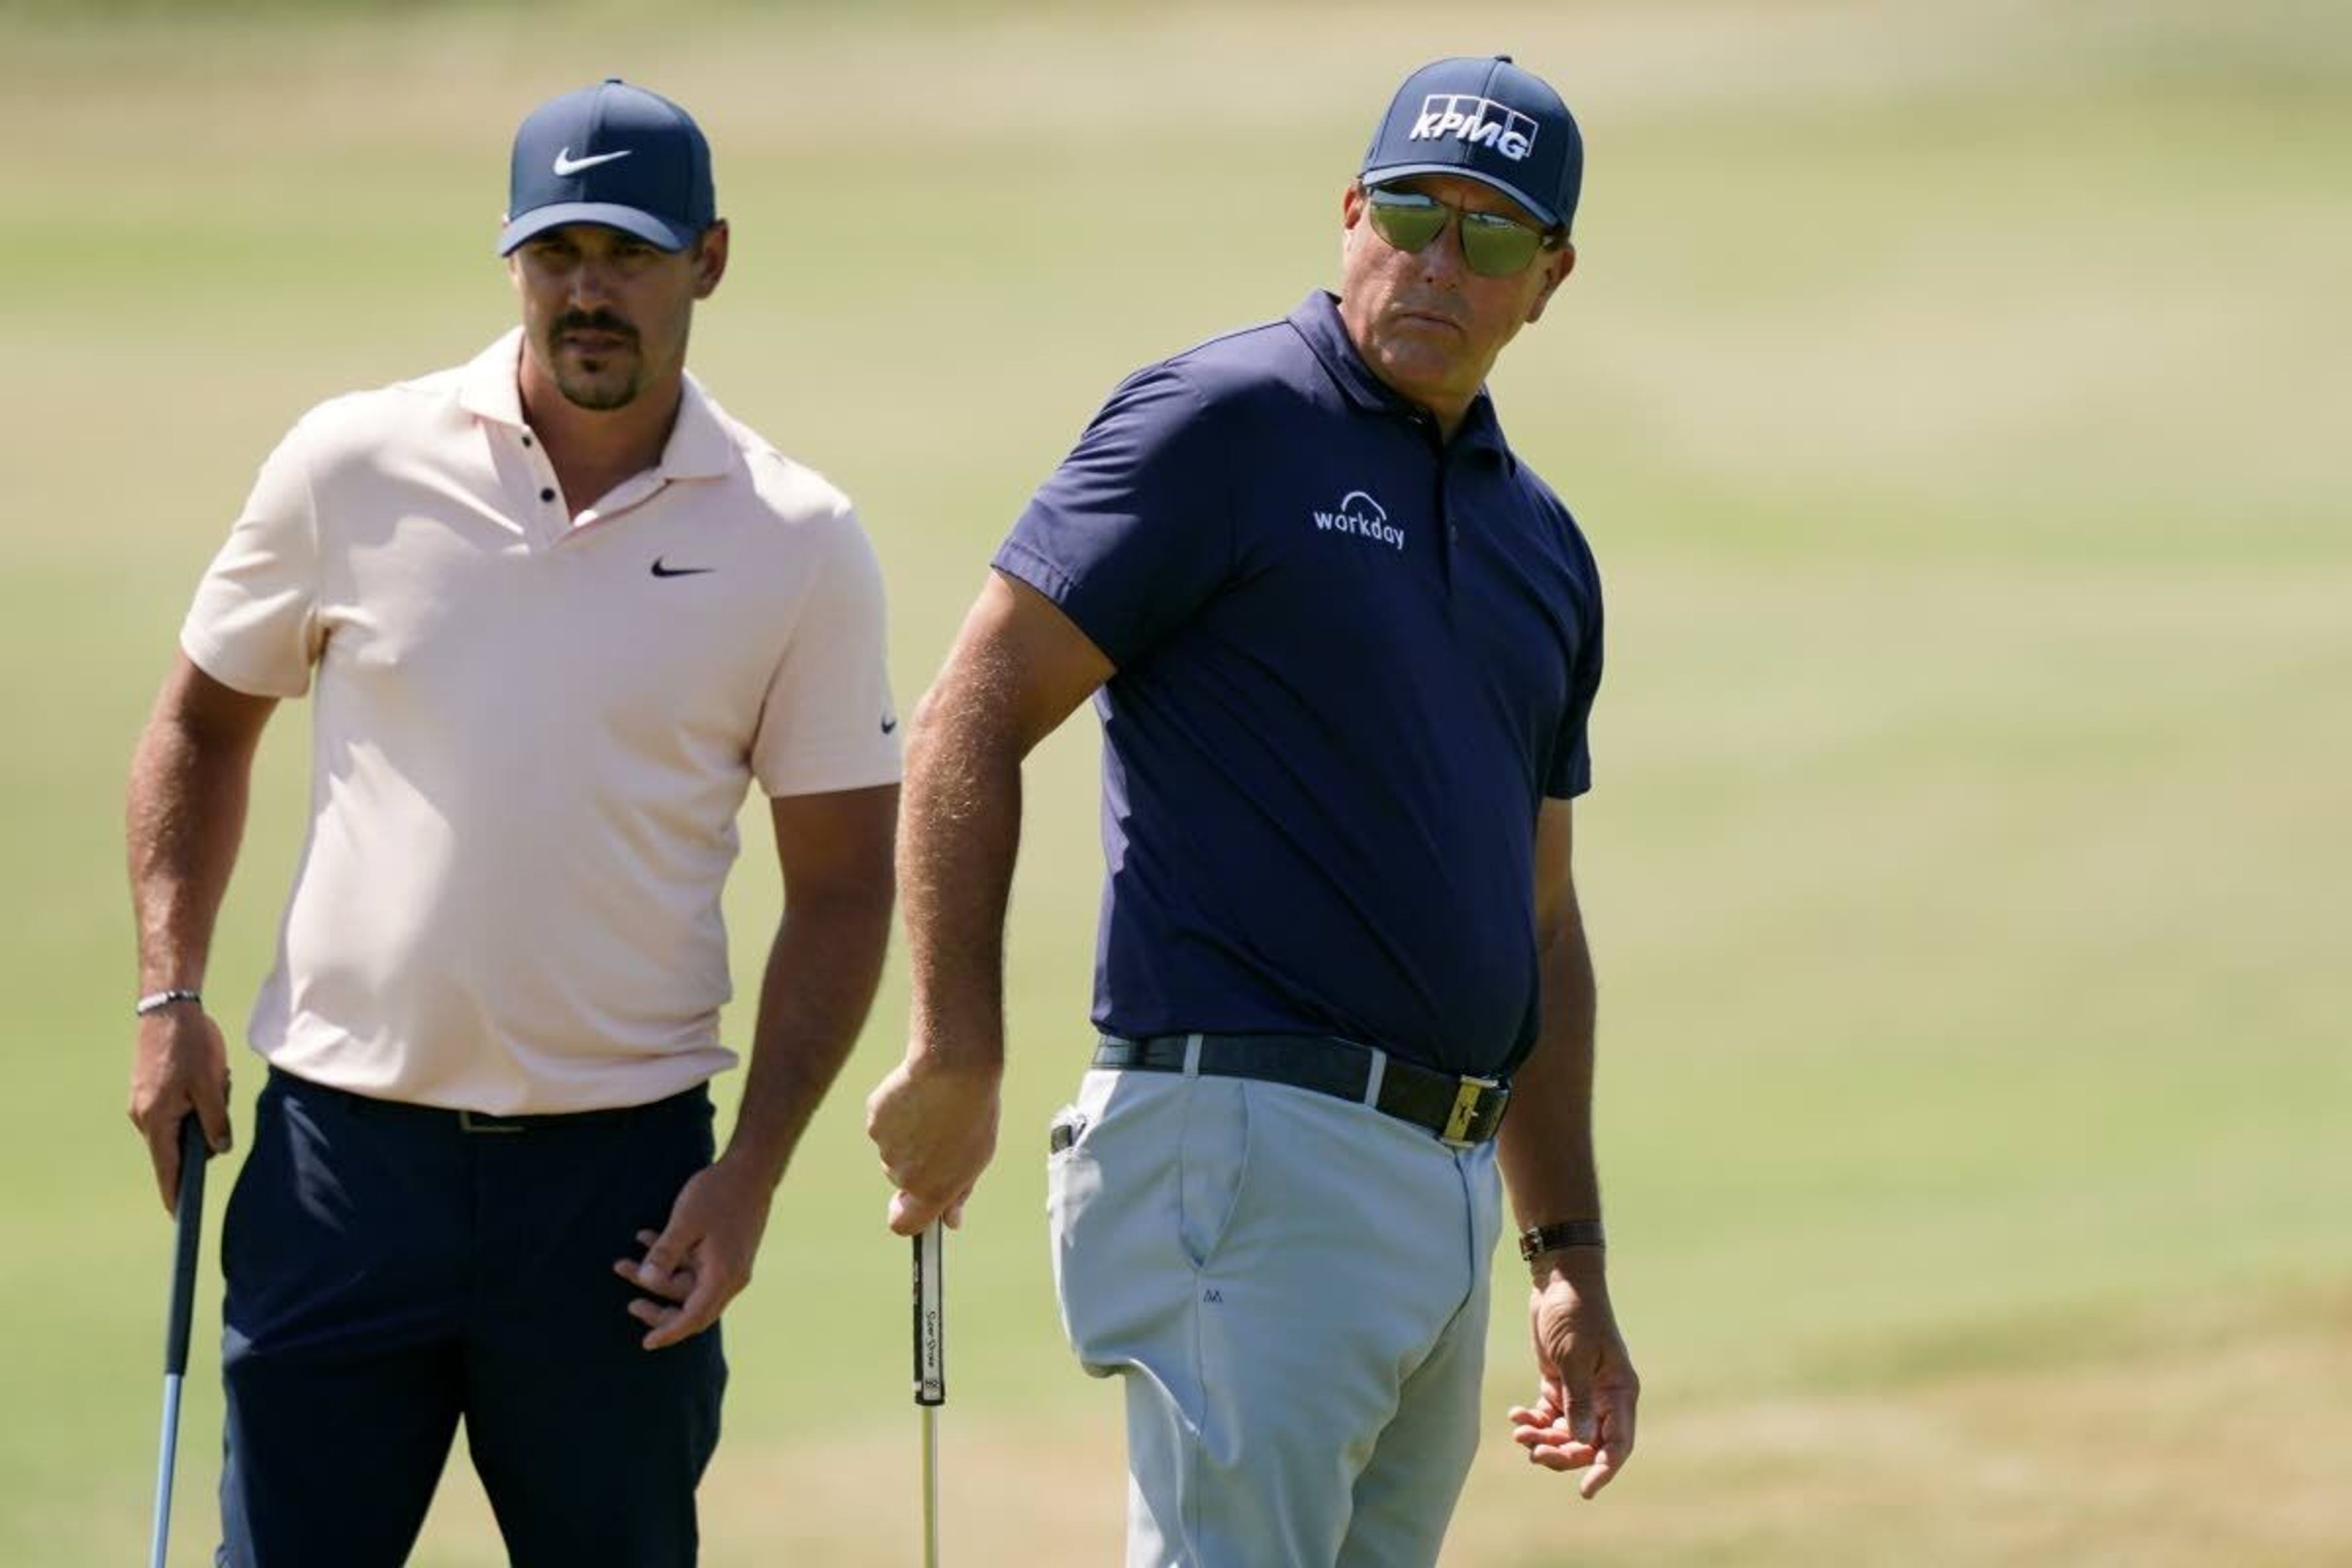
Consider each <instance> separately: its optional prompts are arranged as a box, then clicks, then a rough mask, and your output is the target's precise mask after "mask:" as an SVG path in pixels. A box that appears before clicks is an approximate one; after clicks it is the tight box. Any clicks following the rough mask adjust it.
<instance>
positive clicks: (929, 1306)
mask: <svg viewBox="0 0 2352 1568" xmlns="http://www.w3.org/2000/svg"><path fill="white" fill-rule="evenodd" d="M946 1240H947V1236H946V1232H944V1231H942V1230H941V1229H940V1222H939V1221H938V1220H933V1221H931V1223H930V1224H929V1226H926V1227H925V1228H924V1230H923V1232H922V1234H921V1235H919V1236H918V1237H915V1403H916V1404H917V1405H919V1406H920V1407H921V1409H922V1412H923V1568H939V1562H940V1426H939V1414H940V1409H939V1407H940V1405H945V1404H946V1403H947V1402H948V1359H947V1344H946V1330H947V1324H946V1319H945V1311H944V1308H945V1301H944V1299H943V1296H942V1282H941V1277H940V1263H941V1258H940V1253H941V1251H942V1249H943V1247H945V1245H946Z"/></svg>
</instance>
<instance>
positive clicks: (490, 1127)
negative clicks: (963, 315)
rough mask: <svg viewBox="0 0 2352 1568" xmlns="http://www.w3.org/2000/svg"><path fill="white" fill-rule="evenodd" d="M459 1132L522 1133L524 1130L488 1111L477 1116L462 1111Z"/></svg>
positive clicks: (467, 1111)
mask: <svg viewBox="0 0 2352 1568" xmlns="http://www.w3.org/2000/svg"><path fill="white" fill-rule="evenodd" d="M457 1131H460V1132H520V1131H522V1129H521V1128H520V1127H518V1126H516V1125H515V1124H514V1123H513V1122H511V1121H507V1120H506V1119H505V1118H503V1117H498V1116H492V1115H490V1114H489V1113H488V1112H487V1111H485V1112H483V1113H482V1114H481V1115H479V1116H477V1115H475V1114H474V1113H473V1112H472V1111H470V1110H460V1111H459V1112H457Z"/></svg>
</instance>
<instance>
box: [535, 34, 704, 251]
mask: <svg viewBox="0 0 2352 1568" xmlns="http://www.w3.org/2000/svg"><path fill="white" fill-rule="evenodd" d="M718 216H719V200H718V196H717V195H716V194H715V193H714V192H713V191H712V189H711V185H710V143H709V142H706V141H704V140H703V137H702V130H701V128H700V127H699V126H698V125H696V124H695V123H694V117H693V116H692V115H690V114H688V113H687V111H686V110H683V109H680V108H679V107H678V106H677V104H675V103H672V102H671V101H670V100H668V99H666V98H664V97H662V96H661V95H660V94H659V93H656V92H647V91H646V89H644V88H641V87H631V86H630V85H629V84H628V83H627V82H625V81H623V80H622V79H620V78H619V77H610V78H607V79H605V80H604V81H601V82H599V83H597V84H596V85H595V86H594V87H583V88H582V89H580V90H579V91H577V92H567V93H565V94H564V95H563V96H562V98H554V99H550V100H548V101H547V102H545V103H542V104H541V105H540V106H539V107H538V108H537V109H534V110H531V111H530V115H529V116H528V117H527V118H526V119H525V120H524V121H523V122H522V124H521V126H520V128H518V129H517V130H516V132H515V140H514V161H513V163H512V164H511V166H510V168H509V173H508V176H507V226H506V230H505V232H504V233H502V234H500V235H499V255H500V256H504V255H506V254H508V253H509V251H511V250H513V249H514V247H517V246H519V245H520V244H521V243H522V242H523V241H524V240H527V239H529V238H530V237H531V236H533V235H535V234H539V233H541V232H543V231H545V230H547V229H551V228H555V227H558V226H562V225H563V224H567V223H601V224H604V225H607V226H611V227H613V228H617V229H621V230H624V231H625V232H627V233H629V234H634V235H635V236H636V237H638V238H639V239H642V240H644V241H646V243H647V244H649V245H658V246H660V247H662V248H663V249H664V250H684V249H685V248H686V247H688V246H689V245H692V244H693V243H694V238H695V236H697V235H698V234H700V233H701V232H702V231H703V230H704V229H706V228H708V227H709V226H710V225H711V224H712V223H713V222H715V221H716V220H717V218H718Z"/></svg>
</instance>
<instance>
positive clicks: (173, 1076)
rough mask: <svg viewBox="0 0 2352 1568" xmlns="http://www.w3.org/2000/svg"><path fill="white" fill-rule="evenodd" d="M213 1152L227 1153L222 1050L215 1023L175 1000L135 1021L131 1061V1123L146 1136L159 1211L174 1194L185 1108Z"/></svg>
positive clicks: (169, 1205)
mask: <svg viewBox="0 0 2352 1568" xmlns="http://www.w3.org/2000/svg"><path fill="white" fill-rule="evenodd" d="M192 1110H193V1111H194V1112H195V1115H196V1120H197V1121H198V1122H199V1123H200V1124H201V1125H202V1126H203V1128H204V1130H205V1145H206V1146H207V1147H208V1148H210V1149H211V1150H212V1152H214V1153H215V1154H226V1153H227V1152H228V1151H229V1144H230V1142H231V1140H230V1136H229V1125H228V1049H227V1047H226V1046H225V1045H224V1044H223V1043H222V1040H221V1032H220V1026H218V1025H217V1024H215V1023H214V1022H213V1021H212V1018H211V1016H210V1015H208V1014H206V1013H205V1010H204V1009H203V1008H202V1007H200V1006H198V1005H195V1004H194V1003H193V1002H175V1003H173V1005H170V1006H168V1007H164V1008H163V1009H161V1010H160V1011H157V1012H153V1013H150V1014H148V1015H147V1016H145V1017H143V1018H142V1019H140V1020H139V1044H138V1047H137V1050H136V1054H135V1055H134V1056H133V1057H132V1058H131V1125H132V1126H133V1127H136V1128H137V1129H139V1135H140V1136H141V1137H142V1138H144V1139H146V1140H147V1158H148V1159H149V1161H151V1162H152V1163H153V1165H154V1167H155V1191H156V1192H157V1193H158V1194H160V1195H161V1196H162V1197H163V1212H164V1213H165V1214H171V1213H173V1211H174V1206H175V1205H177V1204H178V1202H179V1197H180V1123H181V1121H184V1119H185V1118H186V1117H187V1115H188V1113H189V1112H190V1111H192Z"/></svg>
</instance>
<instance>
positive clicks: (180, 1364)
mask: <svg viewBox="0 0 2352 1568" xmlns="http://www.w3.org/2000/svg"><path fill="white" fill-rule="evenodd" d="M211 1153H212V1152H211V1151H210V1150H209V1149H207V1148H205V1130H204V1127H203V1125H202V1124H201V1123H200V1122H198V1121H197V1120H196V1118H195V1114H194V1112H193V1111H191V1112H190V1113H189V1114H188V1115H186V1116H184V1117H183V1118H181V1120H180V1196H179V1201H178V1202H177V1203H175V1204H174V1205H173V1209H172V1227H173V1236H172V1310H171V1315H170V1317H169V1318H167V1319H166V1320H165V1321H164V1325H163V1371H164V1372H165V1373H166V1374H168V1375H171V1376H173V1377H176V1376H179V1375H181V1374H182V1373H185V1372H186V1371H187V1370H188V1321H189V1320H190V1319H191V1318H193V1317H194V1315H195V1302H196V1241H197V1238H198V1237H200V1236H201V1235H202V1234H203V1232H204V1228H205V1160H207V1159H208V1158H210V1157H211Z"/></svg>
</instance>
